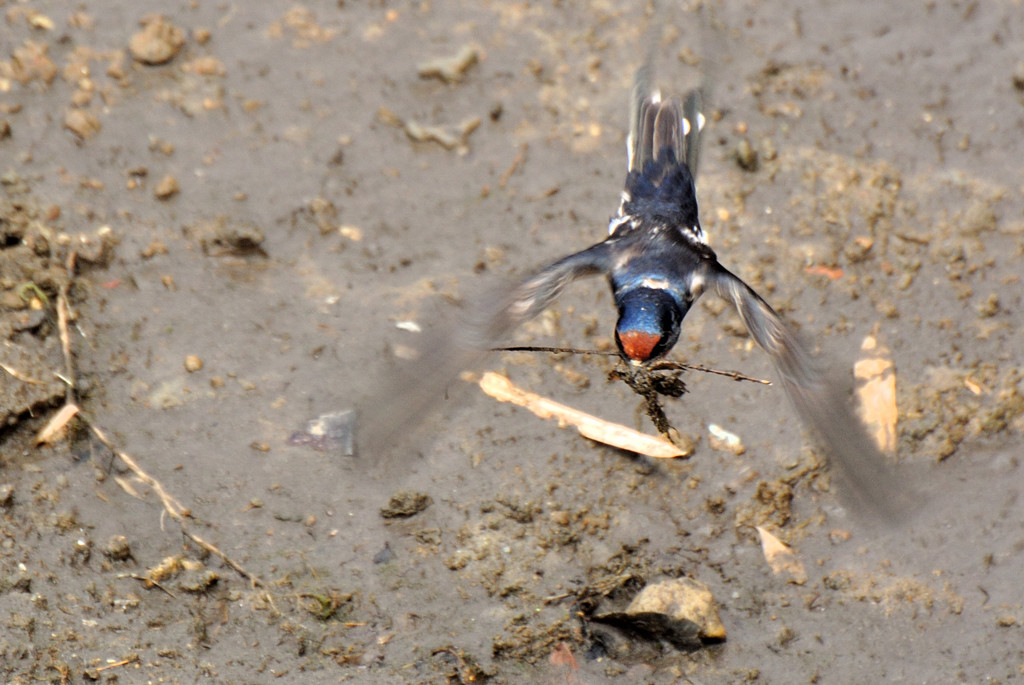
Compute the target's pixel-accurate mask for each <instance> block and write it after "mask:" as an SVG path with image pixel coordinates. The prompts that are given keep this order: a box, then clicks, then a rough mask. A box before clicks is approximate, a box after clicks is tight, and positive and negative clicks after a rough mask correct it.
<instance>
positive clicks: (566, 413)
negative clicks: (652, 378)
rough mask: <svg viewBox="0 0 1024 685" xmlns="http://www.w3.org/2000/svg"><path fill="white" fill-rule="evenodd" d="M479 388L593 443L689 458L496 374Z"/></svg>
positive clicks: (651, 454)
mask: <svg viewBox="0 0 1024 685" xmlns="http://www.w3.org/2000/svg"><path fill="white" fill-rule="evenodd" d="M479 385H480V389H481V390H483V391H484V392H485V393H487V394H488V395H490V396H491V397H493V398H494V399H496V400H498V401H499V402H511V403H512V404H516V405H519V406H520V407H524V408H525V409H528V410H530V411H531V412H533V413H534V414H536V415H537V416H539V417H540V418H542V419H550V418H554V419H557V420H558V425H559V427H564V426H567V425H569V426H574V427H575V428H576V430H578V431H579V433H580V435H582V436H583V437H585V438H589V439H590V440H594V441H596V442H600V443H603V444H605V445H610V446H612V447H617V448H619V449H622V450H627V451H629V452H635V453H637V454H643V455H646V456H648V457H654V458H655V459H672V458H674V457H685V456H689V453H688V452H684V451H683V450H681V449H680V448H678V447H676V446H675V445H673V444H672V443H670V442H668V441H667V440H663V439H662V438H657V437H654V436H652V435H647V434H645V433H641V432H639V431H635V430H633V429H632V428H627V427H626V426H622V425H620V424H617V423H611V422H609V421H605V420H604V419H599V418H597V417H596V416H593V415H591V414H587V413H585V412H582V411H579V410H578V409H573V408H572V407H567V406H565V405H564V404H560V403H558V402H555V401H554V400H549V399H547V398H546V397H541V396H540V395H537V394H534V393H532V392H529V391H527V390H523V389H521V388H518V387H516V386H515V385H513V383H512V381H510V380H509V379H507V378H505V377H504V376H499V375H498V374H496V373H493V372H490V371H488V372H487V373H485V374H484V375H483V378H481V379H480V382H479Z"/></svg>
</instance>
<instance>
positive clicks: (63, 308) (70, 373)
mask: <svg viewBox="0 0 1024 685" xmlns="http://www.w3.org/2000/svg"><path fill="white" fill-rule="evenodd" d="M77 258H78V254H77V253H76V252H74V251H72V252H71V254H69V255H68V259H67V262H66V264H65V266H66V268H67V273H68V278H67V282H66V283H65V284H64V285H63V286H62V287H61V289H60V293H59V294H58V296H57V326H58V331H59V333H60V344H61V351H62V352H63V355H64V372H65V375H66V376H67V378H66V379H65V382H66V383H67V386H68V387H67V392H66V398H67V405H73V404H74V403H75V360H74V353H73V351H72V348H71V334H70V332H69V331H68V322H69V321H71V320H73V317H72V314H71V307H70V305H69V304H68V293H69V291H70V290H71V285H72V283H73V281H74V276H75V264H76V261H77ZM4 370H5V371H7V372H8V373H11V372H10V370H8V369H6V368H5V369H4ZM11 375H14V374H13V373H12V374H11ZM15 377H16V378H17V376H15ZM78 416H79V419H80V420H82V421H83V423H85V425H86V426H88V428H89V430H90V431H91V432H92V434H93V435H94V436H96V439H97V440H99V441H100V442H101V443H103V445H104V446H105V447H106V448H107V449H108V450H110V452H111V454H113V455H114V456H115V457H117V458H118V459H119V460H121V462H122V463H123V464H124V465H125V466H127V467H128V469H129V470H130V471H131V472H132V473H134V474H135V475H136V477H138V478H139V480H141V481H142V482H143V483H145V484H146V485H148V486H149V487H150V489H152V490H153V492H155V493H156V495H157V497H158V498H160V503H161V504H162V505H163V508H164V511H166V512H167V513H168V514H169V515H170V517H171V518H172V519H174V520H175V521H177V522H178V525H179V526H180V527H181V533H182V535H184V536H185V537H186V538H188V539H189V540H191V541H192V542H194V543H195V544H196V545H198V546H199V547H200V548H202V549H204V550H206V551H207V552H209V553H210V554H212V555H214V556H215V557H217V558H218V559H220V560H221V561H222V562H224V563H225V564H227V565H228V566H229V567H231V568H232V569H233V570H234V571H235V572H236V573H238V574H239V575H240V576H242V577H243V578H245V579H246V580H248V581H249V583H250V584H251V585H252V586H253V587H265V585H264V583H263V581H262V580H260V578H259V577H258V576H256V575H255V574H253V573H250V572H249V571H247V570H246V569H245V568H244V567H243V566H242V565H241V564H239V563H238V562H237V561H235V560H234V559H232V558H231V557H229V556H228V555H227V554H225V553H224V552H222V551H221V550H220V548H219V547H217V546H216V545H214V544H213V543H212V542H208V541H206V540H204V539H203V538H201V537H200V536H198V535H196V534H195V533H193V532H192V531H191V530H189V527H188V522H187V520H186V519H190V518H192V512H191V511H190V510H189V509H188V508H187V507H186V506H185V505H183V504H182V503H181V502H179V501H178V499H177V498H176V497H174V495H172V494H171V493H169V492H168V491H167V489H166V488H165V487H164V486H163V484H162V483H161V482H160V481H158V480H157V479H156V478H154V477H153V476H151V475H149V474H148V473H146V471H145V470H144V469H143V468H142V467H141V466H139V464H138V463H137V462H136V461H135V460H134V459H133V458H132V457H131V456H129V455H128V454H126V453H125V452H122V451H121V450H119V449H117V447H115V446H114V443H113V442H112V441H111V440H110V438H109V437H107V434H106V433H105V432H104V431H103V430H102V429H101V428H100V427H99V426H97V425H96V424H94V423H93V422H91V421H89V420H88V419H87V418H86V417H85V416H84V415H83V414H81V413H79V414H78ZM271 606H273V601H272V600H271Z"/></svg>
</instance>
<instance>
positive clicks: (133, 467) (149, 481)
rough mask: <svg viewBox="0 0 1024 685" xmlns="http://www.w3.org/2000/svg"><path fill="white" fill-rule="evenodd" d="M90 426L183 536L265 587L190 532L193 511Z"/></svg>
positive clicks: (232, 560) (250, 574) (227, 557)
mask: <svg viewBox="0 0 1024 685" xmlns="http://www.w3.org/2000/svg"><path fill="white" fill-rule="evenodd" d="M88 425H89V430H90V431H92V434H93V435H95V436H96V439H97V440H99V441H100V442H101V443H103V445H104V446H105V447H106V448H107V449H109V450H110V451H111V453H112V454H113V455H114V456H115V457H117V458H118V459H120V460H121V462H122V463H124V465H125V466H127V467H128V469H129V470H130V471H131V472H132V473H134V474H135V475H136V476H137V477H138V479H139V480H141V481H142V482H143V483H145V484H146V485H148V486H149V487H150V488H151V489H152V490H153V492H155V493H156V496H157V497H158V498H160V503H161V504H162V505H163V507H164V511H166V512H167V513H168V515H170V517H171V518H172V519H174V520H175V521H177V522H178V525H179V526H181V534H182V535H184V536H185V537H187V538H188V539H189V540H191V541H192V542H194V543H195V544H197V545H198V546H199V547H201V548H202V549H204V550H206V551H207V552H209V553H210V554H212V555H214V556H215V557H217V558H218V559H220V560H221V561H223V562H224V563H225V564H227V565H228V566H230V567H231V568H232V569H233V570H234V571H235V572H236V573H238V574H239V575H240V576H242V577H244V578H245V579H246V580H248V581H249V582H250V583H251V584H252V585H253V587H264V583H263V581H262V580H260V578H259V576H257V575H255V574H253V573H250V572H249V571H247V570H246V569H245V567H243V566H242V565H241V564H239V563H238V562H237V561H235V560H234V559H232V558H231V557H229V556H228V555H227V554H225V553H224V552H223V551H221V549H220V548H219V547H217V546H216V545H214V544H213V543H212V542H207V541H206V540H204V539H203V538H201V537H199V536H198V535H196V534H195V533H193V532H192V531H191V530H189V528H188V522H187V521H186V519H189V518H192V512H191V510H189V509H188V508H186V507H185V506H184V505H182V503H181V502H179V501H178V500H177V498H175V497H174V495H172V494H170V493H169V492H167V490H166V489H165V488H164V486H163V484H161V483H160V481H158V480H157V479H156V478H154V477H153V476H151V475H149V474H148V473H146V471H145V470H143V468H142V467H141V466H139V465H138V463H136V461H135V460H134V459H132V458H131V457H130V456H129V455H128V454H125V453H124V452H122V451H121V450H119V449H117V448H116V447H114V444H113V443H112V442H111V441H110V438H108V437H107V435H106V433H104V432H103V430H102V429H100V428H99V427H98V426H95V425H93V424H91V423H90V424H88Z"/></svg>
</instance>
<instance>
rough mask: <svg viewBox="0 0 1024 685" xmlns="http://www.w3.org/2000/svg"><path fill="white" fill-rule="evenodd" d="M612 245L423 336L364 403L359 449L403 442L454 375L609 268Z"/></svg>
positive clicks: (555, 267) (550, 269) (553, 268)
mask: <svg viewBox="0 0 1024 685" xmlns="http://www.w3.org/2000/svg"><path fill="white" fill-rule="evenodd" d="M613 245H614V241H613V240H608V241H605V242H603V243H598V244H597V245H594V246H593V247H591V248H589V249H586V250H584V251H582V252H577V253H576V254H574V255H570V256H568V257H566V258H565V259H561V260H559V261H557V262H555V263H554V264H551V265H549V266H547V267H545V268H544V269H541V270H540V271H539V272H538V273H537V274H536V275H534V276H531V277H530V278H527V279H525V280H523V281H521V282H520V283H519V284H518V285H516V286H514V287H512V288H511V289H503V290H500V291H496V292H493V293H491V294H490V295H488V296H484V297H482V298H479V299H478V300H477V301H475V302H472V303H471V305H470V307H469V309H468V312H467V313H466V314H465V315H464V316H461V317H459V318H458V319H456V320H454V321H448V322H447V324H448V325H441V326H438V327H437V330H434V331H432V332H430V333H425V334H423V337H422V339H421V342H420V344H419V345H418V347H417V348H416V359H415V360H414V361H411V362H407V363H404V364H403V365H402V367H401V368H400V369H399V370H398V371H397V373H395V374H394V377H393V378H391V379H390V380H389V381H385V382H383V383H381V384H379V386H378V387H377V388H375V389H374V391H373V394H372V396H371V397H370V398H369V399H368V400H367V401H366V402H364V403H362V404H361V406H360V408H359V417H358V419H357V428H356V430H357V440H358V445H359V451H360V452H361V453H365V452H370V453H371V454H374V455H377V454H379V453H380V452H382V451H383V450H385V449H386V448H387V447H389V446H391V445H393V444H395V443H396V442H398V439H399V438H401V437H402V436H404V435H406V434H407V433H408V432H409V431H411V430H412V429H413V428H415V427H416V425H418V424H419V423H420V421H422V419H423V418H424V417H425V416H427V415H428V414H429V413H430V410H431V408H433V407H436V406H437V404H438V403H439V402H441V401H442V400H443V399H444V398H445V395H446V392H447V387H448V384H449V383H450V382H451V381H452V379H454V378H455V377H456V376H457V375H458V374H459V373H460V372H461V371H465V370H467V369H471V368H473V367H475V366H476V365H477V364H479V363H480V361H481V360H482V359H483V357H484V355H486V354H487V352H488V351H490V349H491V348H492V347H493V346H494V345H495V344H497V343H500V342H502V341H503V340H504V339H505V338H506V337H507V336H508V335H509V334H510V333H511V332H512V331H514V330H515V329H516V328H517V327H518V326H519V325H521V324H523V323H525V322H526V321H528V320H530V319H532V318H534V317H535V316H537V315H538V314H540V313H541V312H542V311H544V310H545V309H546V308H547V307H548V306H550V305H551V303H552V302H553V301H554V300H555V298H556V297H558V295H559V293H561V292H562V290H563V289H564V288H565V286H567V285H569V284H570V283H572V282H573V281H575V280H576V279H579V278H583V277H586V276H593V275H597V274H602V273H605V272H607V271H608V269H609V267H610V263H611V257H610V254H611V251H612V246H613Z"/></svg>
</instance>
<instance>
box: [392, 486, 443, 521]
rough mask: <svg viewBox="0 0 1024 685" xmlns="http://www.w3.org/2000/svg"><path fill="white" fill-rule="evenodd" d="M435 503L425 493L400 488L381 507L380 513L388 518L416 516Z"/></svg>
mask: <svg viewBox="0 0 1024 685" xmlns="http://www.w3.org/2000/svg"><path fill="white" fill-rule="evenodd" d="M433 503H434V500H433V499H431V497H430V495H427V494H425V493H422V492H416V491H414V490H399V491H398V492H396V493H394V494H393V495H391V498H390V499H389V500H388V503H387V504H386V505H384V506H383V507H381V509H380V515H381V516H383V517H384V518H386V519H392V518H408V517H409V516H415V515H416V514H418V513H420V512H421V511H423V510H424V509H426V508H427V507H429V506H430V505H431V504H433Z"/></svg>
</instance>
